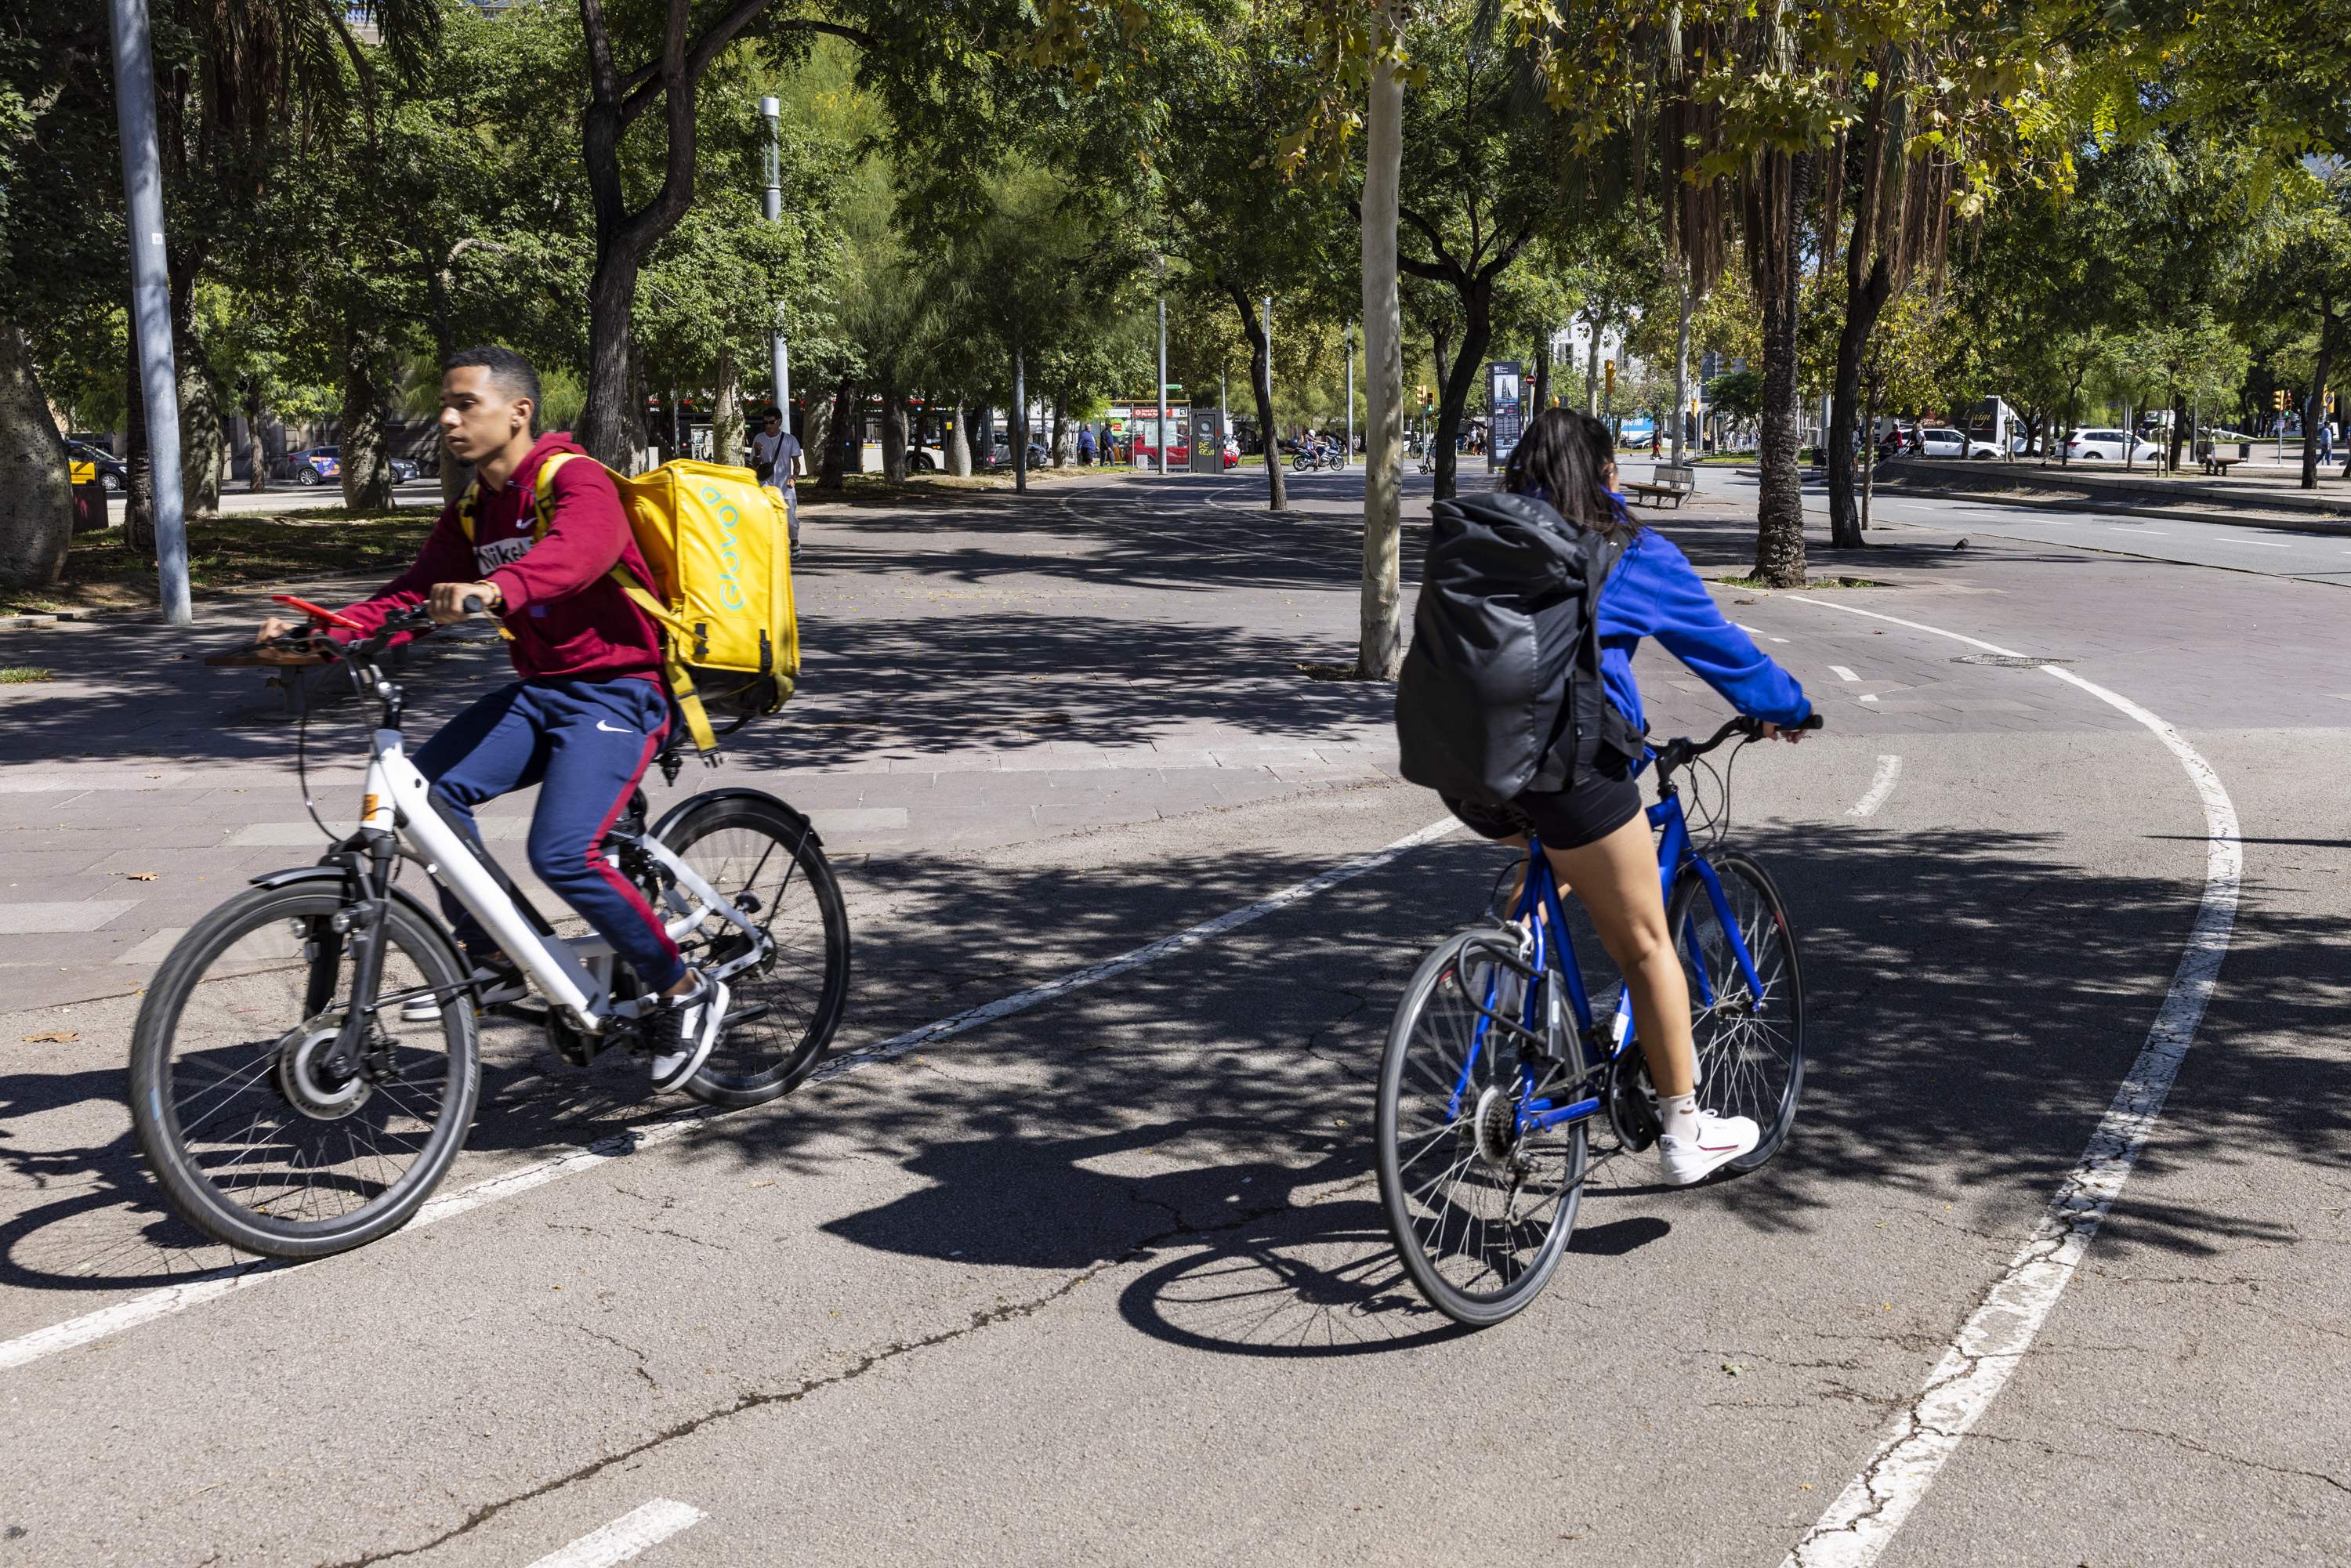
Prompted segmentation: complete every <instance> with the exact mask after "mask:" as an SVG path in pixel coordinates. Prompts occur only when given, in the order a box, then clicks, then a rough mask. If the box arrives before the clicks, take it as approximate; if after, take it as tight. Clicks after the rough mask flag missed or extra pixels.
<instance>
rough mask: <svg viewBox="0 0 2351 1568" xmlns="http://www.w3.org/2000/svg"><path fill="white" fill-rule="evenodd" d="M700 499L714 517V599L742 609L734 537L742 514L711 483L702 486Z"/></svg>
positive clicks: (740, 570)
mask: <svg viewBox="0 0 2351 1568" xmlns="http://www.w3.org/2000/svg"><path fill="white" fill-rule="evenodd" d="M702 498H703V500H704V501H705V503H707V504H708V505H709V507H710V508H711V509H712V510H713V511H714V512H716V514H717V516H718V602H719V603H720V604H722V605H724V606H725V607H726V608H727V609H729V610H742V609H746V608H747V605H746V604H745V603H744V601H743V556H742V551H741V548H740V545H739V541H738V538H737V535H738V533H739V531H740V530H741V528H742V527H743V514H742V512H741V511H740V510H739V509H737V507H736V505H735V503H734V502H732V501H730V500H728V499H727V498H726V493H725V492H724V491H722V490H720V489H719V488H718V487H717V486H715V485H709V486H704V487H703V491H702Z"/></svg>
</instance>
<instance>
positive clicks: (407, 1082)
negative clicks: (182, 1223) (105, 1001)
mask: <svg viewBox="0 0 2351 1568" xmlns="http://www.w3.org/2000/svg"><path fill="white" fill-rule="evenodd" d="M344 908H345V904H344V902H343V898H342V895H341V892H340V888H339V887H337V886H336V885H335V884H333V883H328V884H326V885H324V886H321V885H320V884H319V883H311V884H308V886H301V885H298V886H294V887H288V888H279V889H271V888H257V889H256V890H254V891H253V892H250V893H246V894H239V895H238V896H237V897H235V898H233V899H231V900H229V901H228V902H227V903H226V904H223V905H221V906H220V907H219V908H218V909H215V910H214V911H213V912H212V913H211V914H210V915H206V916H205V917H204V919H203V920H202V921H200V922H198V923H197V925H195V927H194V928H193V930H191V931H190V932H189V933H188V934H187V935H186V936H183V937H182V938H181V939H180V942H179V944H178V946H174V947H173V948H172V951H171V954H170V956H167V957H166V958H165V959H164V960H163V964H162V967H161V968H160V969H158V970H157V971H156V972H155V978H154V981H153V983H152V985H151V986H150V987H149V988H148V992H147V999H146V1000H145V1001H144V1002H143V1003H142V1004H141V1006H140V1009H139V1019H138V1022H137V1023H136V1024H135V1025H134V1026H133V1028H132V1030H131V1125H132V1127H133V1129H134V1130H135V1131H136V1133H137V1134H138V1138H139V1147H140V1149H141V1152H142V1153H144V1154H145V1155H146V1156H147V1163H148V1166H149V1167H150V1168H151V1169H152V1170H153V1171H154V1173H155V1176H156V1179H157V1180H158V1181H160V1182H161V1183H162V1187H163V1191H164V1194H165V1196H167V1197H169V1198H170V1199H171V1201H172V1207H173V1208H175V1209H177V1210H178V1211H179V1212H180V1214H181V1216H182V1218H185V1219H186V1220H187V1221H188V1222H189V1223H190V1224H191V1225H193V1226H194V1227H195V1228H197V1229H199V1230H201V1231H203V1232H204V1234H205V1235H207V1236H210V1237H212V1238H213V1239H214V1240H217V1241H224V1242H226V1243H227V1244H228V1245H229V1246H231V1247H235V1248H238V1249H242V1250H244V1251H247V1252H258V1253H260V1254H262V1255H263V1256H265V1257H270V1258H318V1257H323V1256H325V1255H326V1254H328V1253H329V1252H340V1251H343V1250H344V1249H348V1248H352V1247H358V1246H360V1245H363V1244H364V1243H366V1242H370V1241H373V1240H375V1239H377V1238H378V1237H381V1236H383V1235H385V1234H387V1233H389V1232H390V1231H392V1230H395V1229H397V1228H400V1227H401V1226H402V1225H404V1224H406V1223H407V1222H408V1219H409V1218H410V1217H411V1216H412V1215H413V1214H414V1213H415V1212H416V1209H417V1207H418V1206H419V1205H421V1204H423V1201H424V1200H425V1198H426V1197H429V1196H430V1195H431V1193H432V1191H433V1188H434V1186H436V1185H437V1184H438V1183H439V1182H440V1180H441V1178H442V1176H444V1175H445V1174H446V1173H447V1171H448V1168H449V1164H450V1162H451V1161H452V1160H454V1159H455V1158H456V1156H457V1151H458V1149H459V1148H460V1147H461V1146H462V1145H464V1143H465V1133H466V1129H467V1128H468V1127H469V1126H470V1125H471V1124H472V1123H473V1119H474V1103H475V1096H476V1095H477V1094H478V1093H479V1092H480V1087H481V1070H480V1063H479V1061H478V1058H477V1056H476V1054H475V1033H474V1008H473V1003H472V999H471V998H469V997H466V996H464V995H462V994H460V993H459V992H458V990H457V988H458V986H459V984H460V983H461V982H462V981H463V980H464V978H465V967H464V966H463V965H462V964H460V963H459V961H458V958H457V954H456V950H455V947H454V946H451V944H450V942H449V939H448V937H447V936H445V935H444V934H443V932H442V931H441V930H440V929H439V927H438V926H437V925H434V923H433V922H432V921H431V920H430V918H429V917H427V916H425V915H422V914H420V913H418V912H416V911H415V910H413V909H412V908H410V907H409V906H408V905H406V904H402V903H398V902H394V903H393V904H391V906H390V907H389V909H388V910H387V912H386V914H385V916H384V918H385V919H386V920H387V921H389V922H390V929H389V930H388V931H387V932H386V933H385V944H386V946H385V949H384V963H383V978H382V982H381V986H380V987H379V988H378V990H377V993H376V995H377V1011H376V1012H375V1014H374V1015H373V1019H372V1021H371V1026H370V1028H369V1030H368V1036H367V1040H366V1045H365V1049H364V1059H363V1064H362V1067H361V1070H360V1073H359V1074H358V1075H357V1076H356V1077H352V1078H349V1079H343V1080H340V1081H338V1080H336V1079H334V1078H333V1077H332V1076H331V1074H330V1073H329V1071H328V1069H327V1068H326V1065H325V1058H326V1055H327V1051H328V1048H329V1047H330V1046H331V1045H332V1043H333V1041H334V1039H335V1035H336V1032H337V1031H338V1030H340V1028H341V1027H342V1022H343V1020H344V1019H345V1018H347V1017H348V1016H350V991H351V983H352V974H351V971H352V958H351V953H350V948H349V946H348V945H347V943H346V941H345V939H344V938H341V937H339V936H336V935H335V934H334V932H333V931H332V929H331V927H330V926H329V921H331V920H332V919H333V918H334V916H335V915H337V914H339V913H340V912H341V911H342V910H343V909H344ZM404 998H406V999H404Z"/></svg>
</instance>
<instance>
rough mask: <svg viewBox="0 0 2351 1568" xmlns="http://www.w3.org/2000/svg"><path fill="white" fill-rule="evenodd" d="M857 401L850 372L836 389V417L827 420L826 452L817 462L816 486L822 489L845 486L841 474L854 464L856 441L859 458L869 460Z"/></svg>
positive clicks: (834, 391) (834, 409)
mask: <svg viewBox="0 0 2351 1568" xmlns="http://www.w3.org/2000/svg"><path fill="white" fill-rule="evenodd" d="M857 402H858V398H857V388H856V386H855V384H854V383H852V382H851V381H850V379H849V378H848V377H847V376H843V377H841V380H840V382H838V383H837V384H836V385H835V386H834V387H833V389H832V417H831V418H830V419H828V420H826V421H825V422H824V455H823V456H822V457H821V458H820V459H819V460H818V464H817V480H816V487H817V488H818V489H820V490H838V489H840V488H841V485H842V478H841V476H842V475H844V474H846V473H847V472H848V471H849V468H850V463H849V453H850V450H851V448H852V445H853V446H854V447H856V448H857V461H858V462H859V463H861V464H862V463H863V462H864V461H865V454H864V450H863V448H864V445H865V443H864V441H863V439H862V437H863V435H864V432H862V431H861V430H858V429H856V428H855V425H856V423H858V422H857Z"/></svg>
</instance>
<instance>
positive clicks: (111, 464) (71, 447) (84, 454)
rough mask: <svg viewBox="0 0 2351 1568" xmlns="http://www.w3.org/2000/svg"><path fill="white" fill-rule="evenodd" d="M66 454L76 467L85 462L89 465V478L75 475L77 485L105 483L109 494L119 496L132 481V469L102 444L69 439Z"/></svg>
mask: <svg viewBox="0 0 2351 1568" xmlns="http://www.w3.org/2000/svg"><path fill="white" fill-rule="evenodd" d="M66 455H67V456H68V458H69V459H71V461H72V463H73V465H74V466H75V467H76V468H79V467H80V466H81V465H83V464H85V463H86V464H88V465H89V467H90V476H89V478H87V479H85V478H83V477H82V476H80V475H79V474H76V475H75V476H74V483H75V484H77V485H88V484H99V485H103V486H106V488H107V491H108V493H109V494H110V495H117V496H119V495H120V494H121V493H122V491H123V488H124V486H128V485H129V484H130V483H131V470H130V469H128V468H126V467H124V466H123V464H122V459H121V458H120V457H117V456H116V455H114V454H113V453H111V452H109V451H107V450H106V449H105V448H104V447H102V446H92V445H91V444H89V443H88V442H86V441H68V442H67V443H66Z"/></svg>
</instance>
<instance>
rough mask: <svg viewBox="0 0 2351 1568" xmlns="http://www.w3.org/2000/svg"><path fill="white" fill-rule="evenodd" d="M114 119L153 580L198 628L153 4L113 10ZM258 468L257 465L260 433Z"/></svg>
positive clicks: (118, 5)
mask: <svg viewBox="0 0 2351 1568" xmlns="http://www.w3.org/2000/svg"><path fill="white" fill-rule="evenodd" d="M107 21H108V23H109V26H110V30H111V32H112V33H113V35H114V112H115V120H116V124H117V126H118V128H119V129H120V134H121V138H122V191H123V196H124V204H125V205H126V206H127V207H128V209H129V215H130V219H131V330H132V331H133V332H135V333H136V334H137V335H138V342H139V385H140V391H141V393H142V394H143V395H144V397H145V399H146V403H147V468H148V475H149V488H148V493H149V495H150V496H152V497H153V499H154V506H155V577H156V588H157V590H158V596H159V597H160V599H161V600H162V606H163V619H164V620H166V621H168V622H171V623H172V625H174V626H187V625H191V624H193V622H194V621H195V611H194V606H193V604H192V603H191V601H190V599H189V595H188V520H187V514H186V510H185V503H184V502H183V499H182V497H181V494H180V392H179V371H178V369H177V368H176V366H175V365H174V364H173V362H172V281H171V273H170V269H169V267H167V266H166V265H165V262H164V256H163V157H162V152H160V151H159V150H158V147H157V144H156V139H155V51H154V37H153V35H152V33H151V32H150V30H149V28H148V25H147V0H110V5H108V7H107ZM254 461H255V462H256V463H258V462H260V461H261V445H260V440H259V435H258V433H256V437H255V442H254Z"/></svg>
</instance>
